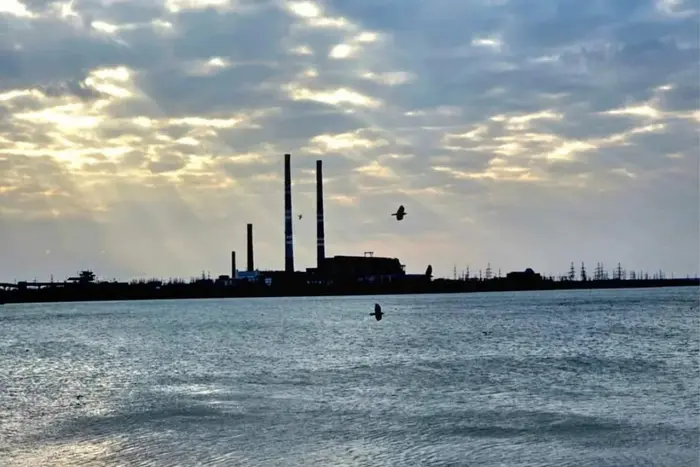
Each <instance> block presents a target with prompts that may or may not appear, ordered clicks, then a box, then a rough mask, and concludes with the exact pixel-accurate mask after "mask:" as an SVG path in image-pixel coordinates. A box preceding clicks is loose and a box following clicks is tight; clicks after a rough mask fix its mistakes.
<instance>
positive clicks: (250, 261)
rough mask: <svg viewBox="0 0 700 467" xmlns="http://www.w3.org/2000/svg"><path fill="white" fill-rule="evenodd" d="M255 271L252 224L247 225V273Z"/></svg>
mask: <svg viewBox="0 0 700 467" xmlns="http://www.w3.org/2000/svg"><path fill="white" fill-rule="evenodd" d="M254 270H255V267H254V265H253V224H248V272H252V271H254Z"/></svg>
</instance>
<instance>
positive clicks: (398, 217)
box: [392, 204, 406, 221]
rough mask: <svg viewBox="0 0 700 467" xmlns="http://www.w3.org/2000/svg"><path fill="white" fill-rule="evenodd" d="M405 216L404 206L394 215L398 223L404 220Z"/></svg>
mask: <svg viewBox="0 0 700 467" xmlns="http://www.w3.org/2000/svg"><path fill="white" fill-rule="evenodd" d="M405 215H406V209H405V208H404V207H403V204H402V205H401V206H399V209H398V210H397V211H396V212H395V213H393V214H392V216H396V220H397V221H400V220H403V218H404V216H405Z"/></svg>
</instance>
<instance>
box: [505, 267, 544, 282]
mask: <svg viewBox="0 0 700 467" xmlns="http://www.w3.org/2000/svg"><path fill="white" fill-rule="evenodd" d="M506 279H507V280H511V281H518V282H532V281H541V280H542V275H540V274H539V273H536V272H535V271H533V270H532V269H530V268H527V269H525V270H524V271H513V272H509V273H508V274H507V275H506Z"/></svg>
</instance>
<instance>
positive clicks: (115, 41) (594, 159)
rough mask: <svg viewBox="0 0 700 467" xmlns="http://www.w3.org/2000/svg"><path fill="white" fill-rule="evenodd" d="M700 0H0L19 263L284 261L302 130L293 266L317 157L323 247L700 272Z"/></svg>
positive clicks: (546, 267) (415, 262)
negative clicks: (401, 208)
mask: <svg viewBox="0 0 700 467" xmlns="http://www.w3.org/2000/svg"><path fill="white" fill-rule="evenodd" d="M697 5H698V4H697V1H696V0H685V1H684V0H656V1H653V0H617V1H611V0H586V1H583V0H558V1H555V0H343V1H341V0H333V1H331V0H327V1H325V2H320V1H319V2H311V1H300V2H293V1H285V0H165V1H160V0H137V1H123V0H122V1H120V0H73V1H60V0H59V1H49V0H0V240H1V241H2V242H1V244H0V281H3V280H5V281H8V280H9V281H12V280H14V279H18V280H20V279H32V278H34V277H36V278H37V279H39V280H43V279H47V278H49V276H50V275H51V274H53V275H54V276H55V278H56V279H60V278H63V277H65V276H67V275H69V274H74V273H75V272H76V271H77V270H78V269H81V268H91V269H93V270H94V271H95V272H96V273H97V274H98V276H100V277H107V278H112V277H118V278H131V277H134V276H158V277H168V276H179V277H190V276H193V275H198V274H201V271H203V270H205V271H211V274H212V275H218V274H226V273H228V272H229V270H230V267H229V252H230V251H231V250H237V251H238V258H239V267H245V264H244V263H245V245H246V243H245V233H246V223H248V222H251V223H253V224H254V229H255V232H254V236H255V247H256V253H255V260H256V266H257V267H259V268H261V269H282V268H283V267H284V227H283V222H284V214H283V206H284V203H283V180H282V179H283V154H284V153H285V152H289V153H291V154H292V176H293V179H294V191H293V204H294V212H295V224H294V230H295V245H294V247H295V258H296V266H297V269H301V268H305V267H312V266H313V265H314V264H315V244H316V240H315V228H316V227H315V173H314V170H315V161H316V160H317V159H319V158H322V159H323V161H324V178H325V184H324V189H325V194H326V197H325V210H326V245H327V247H326V248H327V254H328V255H335V254H350V255H355V254H359V255H362V254H363V253H364V252H365V251H373V252H374V253H375V255H377V256H390V257H398V258H400V259H401V261H402V262H403V263H405V264H406V266H407V270H408V271H409V272H422V271H424V270H425V268H426V266H427V265H428V264H432V265H433V268H434V270H435V273H436V275H438V276H452V271H453V265H457V268H458V270H461V269H464V268H465V267H466V266H470V268H471V270H472V271H474V272H476V271H478V270H479V269H485V268H486V266H487V264H488V263H489V262H490V263H491V266H492V268H493V270H494V272H496V271H497V270H498V269H499V268H500V269H501V270H502V271H503V273H504V274H505V272H507V271H510V270H515V269H518V270H522V269H524V268H525V267H532V268H534V269H535V270H537V271H541V272H544V273H547V274H559V273H564V272H565V271H567V269H568V267H569V264H570V263H571V262H572V261H574V262H576V264H577V267H578V266H579V265H580V262H581V261H584V262H585V263H586V265H587V266H588V268H589V269H591V270H592V269H593V268H594V267H595V263H596V262H598V261H601V262H604V263H605V265H606V266H607V267H608V269H612V267H614V266H615V265H616V264H617V262H618V261H619V262H621V263H622V265H623V266H624V267H626V268H627V269H634V270H642V269H643V270H646V271H656V270H659V269H663V270H665V271H667V273H668V274H669V275H670V273H671V272H674V273H675V274H676V275H683V276H685V275H686V274H696V273H697V272H698V263H699V261H700V260H699V256H700V252H699V247H698V235H699V227H698V224H699V208H698V204H699V203H698V160H699V158H698V131H697V129H698V123H699V122H700V111H699V110H698V108H699V107H698V105H699V82H700V73H699V69H698V28H699V24H698V16H697V15H698V6H697ZM399 204H404V205H405V206H406V210H407V212H408V215H407V216H406V218H405V219H404V221H402V222H401V223H399V222H396V220H395V219H394V218H392V217H391V215H390V214H391V213H392V212H394V211H395V209H396V207H397V206H398V205H399ZM297 214H304V215H305V216H304V217H303V219H301V220H296V215H297Z"/></svg>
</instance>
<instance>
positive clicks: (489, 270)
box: [486, 263, 491, 280]
mask: <svg viewBox="0 0 700 467" xmlns="http://www.w3.org/2000/svg"><path fill="white" fill-rule="evenodd" d="M490 279H491V263H488V264H487V265H486V280H490Z"/></svg>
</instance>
